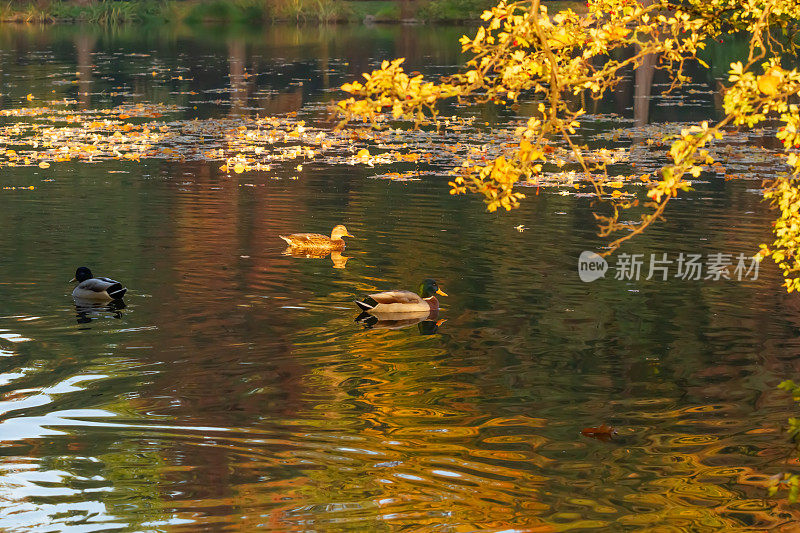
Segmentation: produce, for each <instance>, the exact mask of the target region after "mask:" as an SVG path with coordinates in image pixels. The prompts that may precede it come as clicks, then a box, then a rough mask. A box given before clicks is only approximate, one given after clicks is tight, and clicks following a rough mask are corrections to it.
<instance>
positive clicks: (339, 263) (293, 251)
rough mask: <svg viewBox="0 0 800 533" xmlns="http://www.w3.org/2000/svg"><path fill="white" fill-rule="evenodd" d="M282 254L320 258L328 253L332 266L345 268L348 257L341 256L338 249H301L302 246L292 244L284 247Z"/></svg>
mask: <svg viewBox="0 0 800 533" xmlns="http://www.w3.org/2000/svg"><path fill="white" fill-rule="evenodd" d="M283 255H290V256H292V257H302V258H305V259H322V258H324V257H328V255H330V256H331V261H333V268H345V265H346V264H347V260H348V259H350V257H345V256H343V255H342V252H341V251H339V250H303V249H302V248H295V247H294V246H289V247H288V248H286V249H285V250H284V251H283Z"/></svg>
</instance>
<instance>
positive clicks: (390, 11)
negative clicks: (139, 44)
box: [0, 0, 586, 25]
mask: <svg viewBox="0 0 800 533" xmlns="http://www.w3.org/2000/svg"><path fill="white" fill-rule="evenodd" d="M41 5H42V2H36V3H34V2H31V3H28V4H24V5H20V6H16V7H12V6H11V4H10V3H8V4H5V5H2V4H0V23H3V24H76V23H77V24H98V25H119V24H175V23H186V24H210V25H225V24H249V25H264V24H273V23H280V24H283V23H296V24H464V23H477V22H480V14H481V12H483V10H484V9H486V8H488V7H489V6H491V5H493V2H491V1H487V0H410V1H403V0H361V1H359V0H285V1H284V2H282V3H275V4H267V3H266V2H263V1H259V0H240V1H238V2H230V1H225V0H195V1H178V0H169V1H167V2H155V1H153V0H127V1H113V0H101V1H96V2H91V3H89V4H86V5H76V4H73V3H68V2H64V1H60V0H59V1H52V2H49V3H47V5H46V6H44V7H39V6H41ZM546 5H547V7H548V8H549V10H550V11H551V12H555V11H560V10H562V9H566V8H570V9H572V10H573V11H576V12H578V13H580V12H585V11H586V4H585V2H582V1H580V0H552V1H548V2H547V3H546Z"/></svg>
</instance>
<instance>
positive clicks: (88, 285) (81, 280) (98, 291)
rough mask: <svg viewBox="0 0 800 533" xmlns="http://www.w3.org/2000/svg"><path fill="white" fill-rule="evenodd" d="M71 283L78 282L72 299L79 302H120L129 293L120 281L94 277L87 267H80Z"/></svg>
mask: <svg viewBox="0 0 800 533" xmlns="http://www.w3.org/2000/svg"><path fill="white" fill-rule="evenodd" d="M70 281H71V282H75V281H77V282H78V285H77V286H76V287H75V289H74V290H73V291H72V297H73V298H76V299H78V300H89V301H107V300H119V299H121V298H122V297H123V296H125V293H126V292H127V291H128V289H126V288H125V287H123V286H122V283H120V282H119V281H116V280H113V279H111V278H103V277H97V278H96V277H94V276H93V275H92V271H91V270H89V269H88V268H87V267H79V268H78V269H77V270H76V271H75V277H74V278H72V279H71V280H70Z"/></svg>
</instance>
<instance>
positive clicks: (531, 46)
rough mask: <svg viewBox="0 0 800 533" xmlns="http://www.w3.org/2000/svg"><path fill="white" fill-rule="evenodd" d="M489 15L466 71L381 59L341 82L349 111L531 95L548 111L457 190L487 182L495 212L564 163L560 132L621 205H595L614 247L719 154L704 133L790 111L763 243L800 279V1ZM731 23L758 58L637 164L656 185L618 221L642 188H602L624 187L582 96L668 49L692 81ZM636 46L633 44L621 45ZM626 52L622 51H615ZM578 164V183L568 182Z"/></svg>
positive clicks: (394, 111)
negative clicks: (438, 74) (797, 52)
mask: <svg viewBox="0 0 800 533" xmlns="http://www.w3.org/2000/svg"><path fill="white" fill-rule="evenodd" d="M482 19H483V21H484V24H483V26H481V27H480V28H479V29H478V30H477V32H476V33H475V34H474V35H473V36H472V37H469V36H463V37H462V38H461V45H462V50H463V51H464V52H465V53H468V54H470V59H469V60H468V61H467V63H466V65H465V67H464V69H463V70H462V72H460V73H458V74H456V75H454V76H450V77H448V78H445V79H442V80H440V81H439V82H431V81H426V80H424V79H423V76H421V75H413V76H409V75H408V74H406V73H405V72H404V71H403V68H402V63H403V59H397V60H394V61H391V62H389V61H385V62H384V63H383V65H381V69H379V70H375V71H373V72H372V73H370V74H365V75H364V77H365V79H366V81H365V83H363V84H362V83H359V82H353V83H350V84H346V85H344V86H343V87H342V89H343V90H345V91H346V92H349V93H350V94H352V95H353V96H352V97H351V98H349V99H347V100H344V101H342V102H340V103H339V109H340V111H341V113H342V114H343V116H344V121H345V122H347V121H351V120H354V119H362V120H366V121H368V122H370V123H371V124H373V125H377V124H380V122H381V121H383V120H386V119H387V118H388V116H389V114H388V113H387V112H389V111H390V112H391V113H390V116H391V118H392V119H395V120H397V119H403V120H411V121H413V123H414V125H415V126H416V127H419V126H422V125H424V124H427V123H429V122H432V123H434V124H436V125H437V126H438V127H441V124H440V123H439V122H438V121H437V112H436V104H437V103H438V101H441V100H443V99H447V98H455V99H457V100H458V101H459V102H462V103H463V102H472V103H481V102H495V103H498V104H507V103H514V102H516V101H517V100H518V99H520V97H521V96H523V95H524V97H525V98H526V99H531V98H533V99H534V100H535V101H537V100H538V102H539V103H538V110H537V113H535V114H534V116H533V117H531V118H530V120H528V122H527V124H526V125H525V126H524V127H520V128H518V129H517V131H516V137H517V139H518V142H517V143H515V145H514V147H513V148H512V149H509V150H507V152H506V153H504V154H502V155H499V156H497V157H495V158H493V159H492V160H490V161H484V160H481V161H474V160H467V161H464V162H463V163H462V164H461V166H460V167H459V168H457V169H454V174H456V177H455V179H453V181H451V182H450V185H451V194H463V193H467V192H471V193H477V194H479V195H481V196H482V197H483V198H484V201H485V202H486V204H487V208H488V210H489V211H495V210H497V209H498V208H500V207H502V208H504V209H512V208H514V207H517V206H518V205H519V200H520V199H522V198H524V196H523V195H522V194H521V193H519V192H516V191H515V185H516V184H518V183H519V182H520V181H537V180H538V179H539V177H540V174H541V173H542V169H543V165H556V166H557V167H559V168H561V167H562V166H563V165H564V161H563V157H562V155H561V154H560V153H559V150H558V148H557V146H556V143H561V144H562V145H565V146H567V147H568V148H569V150H570V151H571V160H573V161H574V162H576V163H577V164H579V166H580V169H581V172H582V174H583V177H584V178H585V180H586V181H588V182H590V183H591V184H592V186H593V187H594V190H595V194H596V196H597V197H598V198H602V199H604V200H605V201H606V202H607V204H608V205H610V206H611V214H610V215H600V214H596V215H595V216H596V217H597V219H598V220H599V222H600V235H601V236H612V235H614V234H616V233H618V232H622V233H623V235H622V236H617V238H616V239H614V240H613V241H612V242H611V243H610V246H609V251H608V252H606V253H611V252H612V251H614V250H615V249H616V248H618V247H619V246H620V245H621V244H622V243H623V242H624V241H625V240H627V239H629V238H631V237H632V236H634V235H636V234H638V233H640V232H641V231H643V230H644V229H645V228H646V227H647V226H648V225H649V224H651V223H652V222H653V221H655V220H656V219H658V218H659V217H660V216H661V215H662V214H663V212H664V210H665V208H666V206H667V203H668V202H669V201H670V200H671V199H672V198H675V197H676V196H677V195H678V194H679V192H680V191H685V190H689V189H690V185H691V182H690V181H689V179H688V178H689V177H690V176H692V177H697V176H699V175H700V173H701V172H702V171H703V169H704V168H705V167H706V166H707V165H713V164H715V163H716V162H715V161H714V159H713V158H712V157H711V155H710V154H709V151H708V149H707V148H706V146H707V145H708V143H710V142H711V141H713V140H715V139H719V138H721V137H723V136H724V135H725V133H726V128H730V127H731V126H738V127H741V126H747V127H750V128H752V127H754V126H755V125H756V124H758V123H760V122H763V121H764V120H766V119H767V117H775V116H779V117H780V120H781V121H782V122H783V123H784V125H783V128H781V130H780V131H779V133H778V138H779V139H780V140H781V141H782V142H783V145H784V147H785V153H784V157H785V160H786V163H787V164H788V167H789V172H788V173H787V174H786V175H784V176H781V177H778V178H777V179H776V180H774V181H772V182H770V183H769V184H768V185H767V187H766V188H765V192H764V196H765V197H766V198H767V199H769V200H770V201H771V202H772V204H773V206H775V207H776V208H777V209H778V210H779V213H780V214H779V219H778V221H777V223H776V225H775V235H776V239H775V241H774V242H773V243H772V246H770V247H767V246H764V247H763V248H762V252H761V254H762V255H771V256H772V257H773V258H774V259H775V261H776V262H777V263H778V265H779V266H780V267H781V268H782V269H783V272H784V276H785V278H786V287H787V289H788V290H790V291H791V290H795V289H800V257H799V256H798V254H800V214H799V213H800V192H798V189H797V185H798V182H797V180H798V173H800V161H798V155H797V152H796V150H794V149H795V148H796V147H797V146H798V145H800V136H799V134H798V125H799V124H798V120H799V119H798V112H797V106H796V105H793V104H789V99H790V98H791V97H792V96H793V95H799V94H800V72H798V70H797V69H793V70H788V69H784V68H782V66H781V65H780V62H779V60H778V56H779V54H781V53H783V52H786V51H787V50H789V49H793V46H794V45H793V44H792V43H793V42H794V41H793V39H794V38H795V37H796V35H795V34H793V33H792V32H796V31H797V29H798V28H797V20H800V3H798V2H797V1H796V0H762V1H759V2H742V1H740V0H686V1H681V2H679V1H677V0H652V1H648V0H590V1H589V11H588V13H587V14H585V15H578V14H576V13H574V12H573V11H571V10H565V11H561V12H558V13H556V14H554V15H551V14H550V13H548V10H547V7H546V6H543V5H540V2H539V0H531V1H520V2H510V3H507V2H505V1H501V2H500V3H499V4H497V5H496V6H494V7H492V8H491V9H490V10H487V11H486V12H484V13H483V15H482ZM731 31H742V32H747V33H748V34H749V35H750V41H749V53H748V58H747V60H746V61H744V62H740V63H734V64H732V65H731V66H730V76H729V80H728V81H729V85H728V86H727V87H726V88H725V89H724V109H725V113H726V115H725V117H723V118H722V119H721V120H720V121H718V122H717V123H715V124H709V123H707V122H704V123H702V124H698V125H696V126H692V127H690V128H686V129H684V130H683V131H681V133H680V134H679V135H676V136H675V137H674V138H672V139H670V141H671V145H670V147H669V152H668V157H669V162H668V163H667V164H666V165H664V166H663V167H662V168H661V171H660V172H659V173H658V175H657V176H651V175H650V174H641V175H638V176H636V175H634V176H631V177H629V180H628V181H629V182H631V183H634V182H639V183H644V184H646V185H647V187H648V190H647V192H646V193H645V196H646V198H643V199H642V200H643V201H644V202H645V204H644V205H645V207H648V208H649V210H648V211H647V212H646V213H645V214H643V215H642V216H641V220H640V221H638V222H637V223H634V224H631V223H630V222H622V221H620V216H621V213H622V212H623V211H624V210H626V209H629V208H631V207H634V206H637V205H639V201H638V198H634V199H631V197H630V195H629V194H623V192H622V191H619V190H613V191H611V192H607V191H606V189H607V188H609V189H618V179H617V178H616V177H609V176H608V173H607V167H608V165H609V163H610V162H612V161H613V158H611V157H610V155H609V154H608V153H603V152H602V151H601V152H598V151H591V150H589V149H588V148H587V147H586V146H582V145H580V144H578V143H577V142H576V141H575V140H574V134H575V131H576V128H577V127H578V126H579V120H580V117H581V115H582V114H584V110H583V109H582V108H581V107H580V106H576V105H575V104H572V103H571V102H573V100H574V99H572V98H570V96H572V95H584V94H586V93H588V95H590V96H591V97H593V98H601V97H602V96H603V95H604V94H605V93H606V91H608V90H609V89H612V88H614V87H615V86H616V85H617V84H618V83H619V82H620V80H621V79H622V77H623V74H624V72H625V71H626V70H627V69H630V68H631V67H633V68H637V67H639V66H641V65H642V64H643V62H644V60H645V59H646V58H648V57H652V56H655V57H657V58H658V65H657V66H658V68H660V69H663V70H666V71H668V72H669V73H670V74H671V77H672V87H671V89H672V88H675V87H678V86H680V85H681V84H682V83H684V82H686V81H687V80H688V78H687V76H686V75H685V73H684V68H685V66H686V65H687V63H688V62H689V61H697V62H699V63H700V64H702V65H704V66H706V67H707V65H705V63H703V62H702V60H700V59H698V58H697V53H698V51H700V50H702V49H703V48H704V47H705V46H706V43H707V42H708V41H709V40H710V39H716V38H718V37H719V36H720V35H722V34H727V33H729V32H731ZM631 49H633V50H634V52H633V53H632V54H630V53H629V54H618V53H615V52H617V51H619V52H623V51H626V50H631ZM620 57H625V59H619V58H620ZM571 180H572V177H571V176H570V182H569V184H571V183H572V181H571Z"/></svg>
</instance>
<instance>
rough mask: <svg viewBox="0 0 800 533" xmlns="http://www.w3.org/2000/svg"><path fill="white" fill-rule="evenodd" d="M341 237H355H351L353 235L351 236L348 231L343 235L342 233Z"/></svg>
mask: <svg viewBox="0 0 800 533" xmlns="http://www.w3.org/2000/svg"><path fill="white" fill-rule="evenodd" d="M342 237H352V238H353V239H355V237H353V236H352V235H350V234H349V233H345V234H344V235H342Z"/></svg>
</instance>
